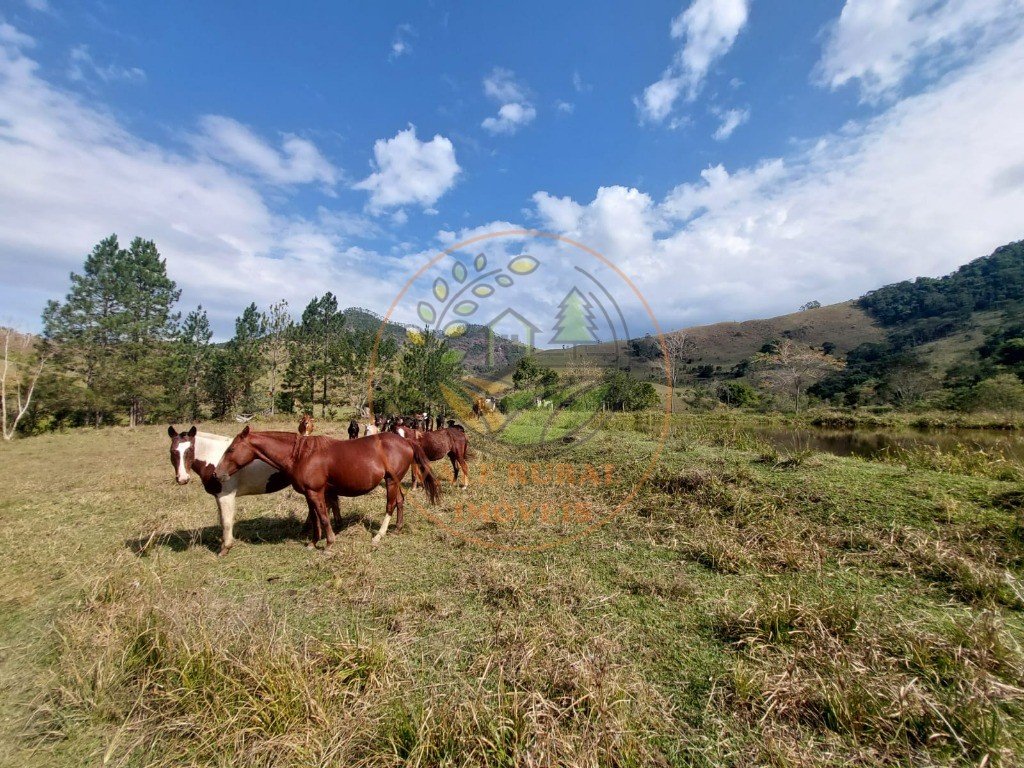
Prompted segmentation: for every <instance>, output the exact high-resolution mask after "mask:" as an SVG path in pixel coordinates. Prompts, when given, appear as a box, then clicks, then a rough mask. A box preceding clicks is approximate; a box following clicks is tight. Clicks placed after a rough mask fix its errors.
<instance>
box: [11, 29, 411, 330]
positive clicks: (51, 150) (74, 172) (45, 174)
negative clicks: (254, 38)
mask: <svg viewBox="0 0 1024 768" xmlns="http://www.w3.org/2000/svg"><path fill="white" fill-rule="evenodd" d="M31 44H32V41H31V39H30V38H28V37H27V36H26V35H24V34H22V33H20V32H18V31H17V30H15V29H13V28H11V27H10V25H5V24H2V23H0V167H3V169H4V173H3V174H2V175H0V210H3V212H4V215H3V216H0V254H2V257H0V258H2V260H3V261H2V264H3V275H4V277H3V280H2V281H0V306H2V307H3V308H4V315H5V318H8V319H9V321H10V322H13V323H16V324H17V325H19V326H20V327H24V328H26V329H29V330H38V328H39V317H40V313H41V312H42V309H43V307H44V306H45V305H46V302H47V301H48V300H49V299H62V298H63V296H64V295H65V293H66V292H67V290H68V287H69V284H68V273H69V272H71V271H77V272H80V271H81V269H82V263H83V262H84V260H85V257H86V256H87V255H88V252H89V250H90V249H91V248H92V246H93V245H95V244H96V243H97V242H99V241H100V240H101V239H102V238H104V237H106V236H108V235H110V234H111V233H112V232H115V233H117V234H118V235H119V236H120V238H121V240H122V242H127V241H128V240H130V239H131V238H132V237H134V236H136V235H139V236H142V237H146V238H150V239H153V240H154V241H155V242H156V243H157V246H158V247H159V248H160V252H161V255H162V256H163V257H164V258H165V259H166V261H167V270H168V273H169V275H170V277H171V278H172V279H173V280H175V281H176V282H177V283H178V286H179V287H181V288H182V289H183V294H182V299H181V303H180V305H179V306H180V307H182V308H184V309H188V308H190V307H194V306H195V305H196V304H200V303H201V304H202V305H203V306H204V307H206V308H207V310H208V311H209V314H210V319H211V322H212V324H213V326H214V329H215V332H216V334H217V337H218V338H219V339H223V338H227V337H230V335H231V332H232V328H233V321H234V318H235V317H236V316H237V315H238V314H239V313H240V312H241V311H242V309H244V306H245V305H246V304H248V303H249V302H250V301H256V302H257V304H258V305H260V306H263V307H266V306H269V305H270V304H271V303H273V302H274V301H277V300H278V299H281V298H285V299H288V301H289V303H290V304H291V306H292V307H293V308H301V307H302V306H304V305H305V303H306V302H308V301H309V300H310V298H312V297H313V296H315V295H321V294H322V293H323V292H324V291H325V290H334V291H335V292H336V293H338V294H339V295H341V296H342V297H343V298H344V297H345V296H346V295H348V294H349V292H354V293H353V294H352V295H353V296H358V299H359V302H358V303H361V304H370V305H371V306H377V305H379V304H384V303H386V301H388V300H390V296H389V292H390V289H389V288H388V287H387V286H386V285H382V282H381V280H380V275H381V272H382V271H385V272H386V271H387V270H389V269H391V265H390V263H389V262H388V261H387V260H382V259H381V258H379V257H375V256H374V255H372V254H367V253H366V252H365V251H362V250H360V249H359V248H358V247H357V246H356V245H354V244H353V243H352V242H351V240H350V238H351V237H352V236H353V235H354V233H355V232H356V230H357V229H359V228H360V222H358V221H356V220H354V219H353V217H351V216H347V215H342V214H337V215H336V214H332V213H330V212H329V211H327V210H325V209H323V208H321V210H320V211H319V212H318V213H317V214H316V215H315V216H314V217H312V218H310V219H306V218H303V217H296V216H292V215H284V214H281V213H278V212H276V211H275V210H274V208H273V205H272V200H273V199H274V197H275V196H271V197H269V198H267V197H264V194H263V192H262V189H261V187H260V183H259V181H260V180H259V179H258V178H255V177H253V176H250V175H243V174H239V173H237V172H236V171H235V168H236V164H235V163H234V162H232V163H227V164H225V163H222V162H219V161H217V160H216V159H215V158H212V157H211V156H209V155H207V154H206V153H198V154H182V153H180V152H173V151H169V150H166V149H163V148H161V147H158V146H156V145H154V144H152V143H149V142H147V141H144V140H142V139H139V138H138V137H136V136H134V135H132V134H131V133H130V132H129V131H127V130H126V129H125V128H124V126H123V125H122V124H121V123H119V122H118V121H117V120H116V118H114V117H113V116H111V115H110V114H109V113H107V112H105V111H102V110H100V109H96V108H94V107H93V106H92V105H93V103H94V100H93V99H90V100H88V102H86V101H84V100H82V99H80V98H78V97H77V96H76V95H75V94H73V93H70V92H68V91H66V90H63V89H60V88H57V87H55V86H54V85H53V84H51V83H49V82H47V81H46V80H44V79H43V78H42V77H41V76H40V74H39V68H38V65H37V64H36V62H35V61H33V60H32V59H31V58H29V57H28V56H27V55H26V54H25V51H26V50H28V49H30V48H31ZM279 159H280V158H279ZM364 231H365V229H364ZM231 286H234V288H231ZM226 287H228V288H229V289H227V290H226V289H225V288H226ZM353 303H356V302H355V301H354V300H353Z"/></svg>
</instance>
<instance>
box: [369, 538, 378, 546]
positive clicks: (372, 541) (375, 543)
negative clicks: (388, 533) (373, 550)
mask: <svg viewBox="0 0 1024 768" xmlns="http://www.w3.org/2000/svg"><path fill="white" fill-rule="evenodd" d="M370 543H371V544H373V546H375V547H376V546H377V545H378V544H380V536H374V537H373V539H371V541H370Z"/></svg>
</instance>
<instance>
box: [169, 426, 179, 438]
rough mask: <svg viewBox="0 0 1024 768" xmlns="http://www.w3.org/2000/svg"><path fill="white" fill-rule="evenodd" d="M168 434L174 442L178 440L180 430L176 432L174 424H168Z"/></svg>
mask: <svg viewBox="0 0 1024 768" xmlns="http://www.w3.org/2000/svg"><path fill="white" fill-rule="evenodd" d="M167 434H168V435H170V436H171V439H172V440H173V439H174V438H176V437H177V436H178V430H176V429H175V428H174V425H173V424H168V425H167Z"/></svg>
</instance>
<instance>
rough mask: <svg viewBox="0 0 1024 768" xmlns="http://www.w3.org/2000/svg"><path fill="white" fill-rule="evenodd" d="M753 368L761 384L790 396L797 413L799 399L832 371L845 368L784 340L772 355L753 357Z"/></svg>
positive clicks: (818, 351) (760, 353)
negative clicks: (756, 369)
mask: <svg viewBox="0 0 1024 768" xmlns="http://www.w3.org/2000/svg"><path fill="white" fill-rule="evenodd" d="M753 362H754V365H755V367H756V368H758V369H759V370H760V379H761V382H762V383H763V384H764V385H765V386H767V387H768V388H769V389H773V390H775V391H777V392H781V393H784V394H786V395H789V396H792V398H793V404H794V407H795V408H796V410H797V411H798V412H799V410H800V397H801V395H803V393H804V392H805V391H806V390H807V387H809V386H811V385H812V384H814V383H815V382H817V381H819V380H821V379H823V378H824V377H825V376H826V375H827V374H829V373H831V372H832V371H836V370H839V369H841V368H844V367H845V366H846V363H845V362H843V361H842V360H837V359H836V358H834V357H830V356H829V355H826V354H825V353H824V352H822V351H821V350H820V349H814V348H813V347H807V346H801V345H799V344H796V343H794V342H792V341H790V340H789V339H783V340H782V341H780V342H779V343H778V344H777V345H776V346H775V349H774V350H773V351H771V352H759V353H758V354H756V355H754V361H753Z"/></svg>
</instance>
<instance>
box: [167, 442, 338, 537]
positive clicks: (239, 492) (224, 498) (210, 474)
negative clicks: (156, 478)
mask: <svg viewBox="0 0 1024 768" xmlns="http://www.w3.org/2000/svg"><path fill="white" fill-rule="evenodd" d="M167 434H168V435H170V438H171V465H172V466H173V467H174V475H175V479H176V480H177V481H178V485H185V484H186V483H188V481H189V479H190V478H191V476H190V475H189V470H191V471H193V472H195V473H196V474H197V475H198V476H199V479H200V480H201V481H202V483H203V488H204V489H205V490H206V492H207V493H208V494H210V495H211V496H213V497H214V498H215V499H217V509H218V511H219V512H220V526H221V545H220V552H218V553H217V554H219V555H226V554H227V553H228V550H230V549H231V547H232V546H233V545H234V543H235V537H234V526H235V497H236V496H258V495H260V494H264V493H276V492H277V491H280V490H283V489H285V488H287V487H288V486H289V485H291V484H292V479H291V478H290V477H289V476H288V475H287V474H285V473H284V472H281V471H280V470H278V469H277V468H276V467H272V466H271V465H270V464H267V463H265V462H262V461H254V462H252V463H251V464H247V465H246V466H245V468H243V469H242V470H241V471H239V472H237V473H236V474H234V475H232V476H231V477H229V478H227V479H226V480H221V479H219V478H218V477H217V476H216V474H215V473H214V467H215V466H216V465H217V462H218V461H220V459H221V456H223V455H224V451H225V450H226V449H227V447H228V446H229V445H230V444H231V438H230V437H224V436H223V435H211V434H208V433H206V432H198V431H196V428H195V427H192V429H190V430H189V431H188V432H178V431H177V430H176V429H175V428H174V427H173V426H172V427H168V428H167ZM327 501H328V504H329V505H330V507H331V511H332V512H333V513H334V519H335V522H337V521H339V520H340V518H341V513H340V512H339V511H338V497H337V494H334V495H332V497H331V498H329V499H328V500H327Z"/></svg>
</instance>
